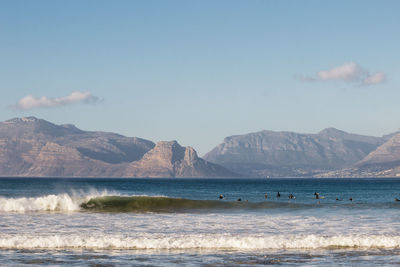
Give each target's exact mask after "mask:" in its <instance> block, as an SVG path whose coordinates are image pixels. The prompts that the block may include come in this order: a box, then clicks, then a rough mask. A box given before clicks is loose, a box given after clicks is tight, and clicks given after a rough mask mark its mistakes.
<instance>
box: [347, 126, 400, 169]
mask: <svg viewBox="0 0 400 267" xmlns="http://www.w3.org/2000/svg"><path fill="white" fill-rule="evenodd" d="M351 172H352V175H351V176H387V177H394V176H400V133H398V134H396V135H393V136H392V137H391V138H390V139H389V140H388V141H387V142H385V143H384V144H383V145H381V146H379V147H378V148H377V149H376V150H375V151H372V152H371V153H370V154H368V155H367V156H366V157H365V158H364V159H363V160H361V161H360V162H358V163H357V164H355V166H354V168H353V169H352V170H351Z"/></svg>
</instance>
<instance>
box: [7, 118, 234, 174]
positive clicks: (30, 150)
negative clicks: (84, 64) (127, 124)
mask: <svg viewBox="0 0 400 267" xmlns="http://www.w3.org/2000/svg"><path fill="white" fill-rule="evenodd" d="M0 176H30V177H236V176H237V174H235V173H233V172H231V171H229V170H227V169H225V168H223V167H221V166H219V165H216V164H213V163H210V162H207V161H205V160H203V159H201V158H200V157H198V156H197V153H196V151H195V150H194V149H193V148H191V147H182V146H180V145H179V144H178V143H177V142H176V141H171V142H158V143H157V144H155V143H153V142H152V141H149V140H145V139H141V138H137V137H125V136H122V135H119V134H115V133H107V132H90V131H82V130H80V129H78V128H76V127H75V126H74V125H71V124H67V125H55V124H53V123H50V122H48V121H45V120H43V119H38V118H35V117H26V118H16V119H11V120H8V121H5V122H1V123H0Z"/></svg>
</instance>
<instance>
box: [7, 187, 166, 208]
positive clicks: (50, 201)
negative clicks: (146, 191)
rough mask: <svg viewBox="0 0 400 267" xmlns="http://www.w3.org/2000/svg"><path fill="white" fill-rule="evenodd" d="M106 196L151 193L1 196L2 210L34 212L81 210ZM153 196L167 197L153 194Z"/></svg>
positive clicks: (91, 191) (94, 192) (103, 192)
mask: <svg viewBox="0 0 400 267" xmlns="http://www.w3.org/2000/svg"><path fill="white" fill-rule="evenodd" d="M105 196H137V197H140V196H149V195H121V194H119V193H116V192H108V191H107V190H105V191H102V192H98V191H97V190H94V189H92V190H89V191H88V192H87V191H86V192H84V191H74V192H73V193H72V194H67V193H64V194H59V195H46V196H40V197H21V198H4V197H0V212H32V211H57V212H72V211H79V210H80V209H81V208H80V206H81V204H83V203H86V202H88V201H89V200H90V199H91V198H95V197H105ZM151 197H165V196H163V195H153V196H151Z"/></svg>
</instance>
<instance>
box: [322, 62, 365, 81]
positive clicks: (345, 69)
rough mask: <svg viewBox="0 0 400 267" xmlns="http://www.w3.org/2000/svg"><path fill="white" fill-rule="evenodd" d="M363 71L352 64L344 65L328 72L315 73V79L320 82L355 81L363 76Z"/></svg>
mask: <svg viewBox="0 0 400 267" xmlns="http://www.w3.org/2000/svg"><path fill="white" fill-rule="evenodd" d="M363 72H364V71H363V69H362V68H361V67H360V66H359V65H357V64H356V63H354V62H347V63H344V64H343V65H342V66H339V67H335V68H332V69H330V70H322V71H319V72H317V77H318V78H319V79H320V80H323V81H326V80H344V81H353V80H357V79H358V78H359V77H360V76H361V75H363Z"/></svg>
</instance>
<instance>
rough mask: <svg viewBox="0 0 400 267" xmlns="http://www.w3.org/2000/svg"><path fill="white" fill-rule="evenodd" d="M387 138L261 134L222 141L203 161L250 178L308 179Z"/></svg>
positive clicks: (332, 132) (357, 156)
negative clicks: (302, 177) (305, 177)
mask: <svg viewBox="0 0 400 267" xmlns="http://www.w3.org/2000/svg"><path fill="white" fill-rule="evenodd" d="M388 138H390V135H388V136H385V137H371V136H363V135H357V134H350V133H346V132H344V131H340V130H337V129H335V128H328V129H324V130H322V131H321V132H319V133H317V134H300V133H294V132H274V131H261V132H256V133H249V134H244V135H235V136H230V137H227V138H225V140H224V141H223V143H222V144H220V145H218V146H217V147H215V148H214V149H213V150H211V151H210V152H209V153H207V154H206V155H205V156H204V158H205V159H206V160H208V161H210V162H214V163H217V164H220V165H222V166H224V167H226V168H228V169H230V170H232V171H234V172H238V173H243V174H248V175H251V176H255V177H259V176H267V175H268V176H271V177H282V176H284V177H290V176H310V175H312V174H313V173H314V172H322V171H329V170H336V169H342V168H346V167H350V166H352V165H353V164H355V163H356V162H358V161H360V160H362V159H363V158H364V157H366V156H367V155H368V154H369V153H370V152H372V151H374V150H375V149H376V148H377V147H378V146H380V145H381V144H383V143H384V142H385V141H386V140H387V139H388Z"/></svg>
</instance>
